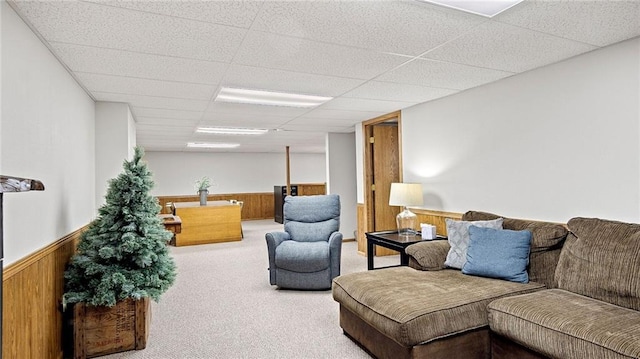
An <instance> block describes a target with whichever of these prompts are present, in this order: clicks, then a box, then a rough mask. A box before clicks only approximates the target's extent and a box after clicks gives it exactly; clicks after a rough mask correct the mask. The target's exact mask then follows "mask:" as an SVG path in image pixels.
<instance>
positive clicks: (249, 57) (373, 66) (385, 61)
mask: <svg viewBox="0 0 640 359" xmlns="http://www.w3.org/2000/svg"><path fill="white" fill-rule="evenodd" d="M407 60H408V58H406V57H404V56H396V55H391V54H386V53H377V52H374V51H369V50H361V49H355V48H350V47H344V46H338V45H332V44H326V43H321V42H314V41H309V40H304V39H299V38H293V37H287V36H280V35H273V34H267V33H263V32H256V31H251V32H249V34H248V35H247V37H246V38H245V40H244V42H243V43H242V46H241V48H240V50H239V51H238V54H237V56H236V57H235V59H234V63H236V64H241V65H248V66H255V67H266V68H270V69H280V70H287V71H293V72H306V73H310V74H317V75H328V76H337V77H346V78H352V79H354V78H355V79H369V78H371V77H373V76H377V75H379V74H381V73H383V72H385V71H388V70H390V69H392V68H394V67H396V66H398V65H400V64H402V63H403V62H406V61H407Z"/></svg>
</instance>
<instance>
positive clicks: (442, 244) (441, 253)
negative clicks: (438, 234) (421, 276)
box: [405, 240, 451, 270]
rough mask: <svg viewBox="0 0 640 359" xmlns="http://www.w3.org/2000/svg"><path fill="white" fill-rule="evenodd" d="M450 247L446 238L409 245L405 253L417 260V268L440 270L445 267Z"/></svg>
mask: <svg viewBox="0 0 640 359" xmlns="http://www.w3.org/2000/svg"><path fill="white" fill-rule="evenodd" d="M449 249H451V246H449V242H447V241H444V240H437V241H422V242H418V243H416V244H412V245H410V246H409V247H407V248H406V249H405V253H407V254H408V255H410V256H411V258H413V259H414V260H415V262H416V264H417V266H416V269H420V270H440V269H444V268H445V265H444V261H445V260H446V259H447V253H449Z"/></svg>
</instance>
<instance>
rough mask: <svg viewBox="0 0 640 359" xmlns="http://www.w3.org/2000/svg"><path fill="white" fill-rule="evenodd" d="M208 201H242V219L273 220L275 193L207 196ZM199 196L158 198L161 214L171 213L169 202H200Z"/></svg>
mask: <svg viewBox="0 0 640 359" xmlns="http://www.w3.org/2000/svg"><path fill="white" fill-rule="evenodd" d="M207 200H208V201H229V200H236V201H242V202H243V204H242V213H241V218H242V219H243V220H249V219H268V218H273V193H269V192H264V193H228V194H210V195H208V196H207ZM199 201H200V196H198V195H195V194H194V195H185V196H158V202H159V203H160V205H161V206H162V210H161V211H160V213H165V214H166V213H170V210H169V208H168V207H167V203H168V202H199Z"/></svg>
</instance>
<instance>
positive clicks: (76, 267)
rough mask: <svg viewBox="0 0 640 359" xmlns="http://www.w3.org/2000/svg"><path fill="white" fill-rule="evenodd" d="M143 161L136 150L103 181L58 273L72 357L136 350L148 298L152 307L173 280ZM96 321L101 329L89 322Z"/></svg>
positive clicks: (167, 234) (139, 345) (142, 343)
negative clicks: (69, 309)
mask: <svg viewBox="0 0 640 359" xmlns="http://www.w3.org/2000/svg"><path fill="white" fill-rule="evenodd" d="M143 154H144V152H143V150H142V149H141V148H139V147H137V148H136V149H135V155H134V157H133V160H131V161H125V162H124V164H123V167H124V172H123V173H121V174H120V175H119V176H118V177H117V178H114V179H112V180H111V181H109V189H108V190H107V195H106V203H105V204H104V205H103V206H102V207H101V208H100V209H99V211H98V213H99V215H98V218H97V219H95V220H94V221H93V222H92V223H91V224H90V225H89V228H88V229H87V231H86V232H84V233H83V234H82V236H81V238H80V243H79V244H78V251H77V254H76V255H74V256H73V258H72V259H71V262H70V264H69V267H68V268H67V270H66V272H65V294H64V296H63V303H64V304H65V305H66V304H67V303H78V304H77V305H76V306H75V308H74V313H75V316H74V332H75V335H74V341H75V354H76V355H75V357H91V356H96V355H104V354H108V353H113V352H117V351H123V350H130V349H143V348H144V346H145V345H146V337H147V335H148V334H147V333H146V327H147V326H148V318H149V317H150V313H149V314H147V313H146V312H145V309H148V308H149V304H148V303H149V301H148V298H151V299H153V300H156V301H157V300H158V299H159V298H160V295H161V294H162V293H164V292H165V291H166V290H167V289H169V287H170V286H171V284H173V281H174V279H175V276H176V269H175V264H174V262H173V259H172V258H171V257H170V256H169V252H168V248H167V245H166V243H167V241H168V240H169V239H170V238H171V236H172V233H171V232H169V231H167V230H165V228H164V225H163V224H162V221H161V219H160V218H159V217H158V216H157V214H158V213H159V211H160V206H159V205H158V201H157V199H156V198H154V197H152V196H151V195H150V194H149V191H150V190H151V188H152V187H153V180H152V178H151V172H150V171H149V169H148V168H147V166H146V164H145V163H144V162H142V161H141V160H142V156H143ZM109 308H113V312H114V313H110V312H109ZM136 316H138V317H137V318H136ZM79 317H80V318H79ZM88 318H90V321H91V323H88V322H87V320H88ZM101 318H104V319H105V320H106V322H105V323H102V324H100V323H96V321H98V320H100V319H101ZM107 326H108V328H107ZM141 327H143V328H141ZM91 330H94V332H95V333H93V334H92V333H91V332H90V331H91ZM141 330H144V331H145V333H140V331H141ZM105 335H107V337H104V336H105ZM109 336H115V337H109ZM78 341H81V342H80V343H79V342H78ZM130 342H133V343H130ZM132 345H133V347H131V346H132Z"/></svg>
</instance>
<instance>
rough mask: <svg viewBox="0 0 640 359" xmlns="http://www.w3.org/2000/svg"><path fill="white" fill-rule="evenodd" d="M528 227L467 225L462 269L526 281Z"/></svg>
mask: <svg viewBox="0 0 640 359" xmlns="http://www.w3.org/2000/svg"><path fill="white" fill-rule="evenodd" d="M530 248H531V232H530V231H526V230H525V231H512V230H507V229H492V228H481V227H476V226H471V227H469V248H468V249H467V262H466V263H465V264H464V266H463V267H462V273H464V274H471V275H477V276H482V277H491V278H499V279H505V280H508V281H512V282H519V283H529V274H528V273H527V266H528V265H529V251H530Z"/></svg>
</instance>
